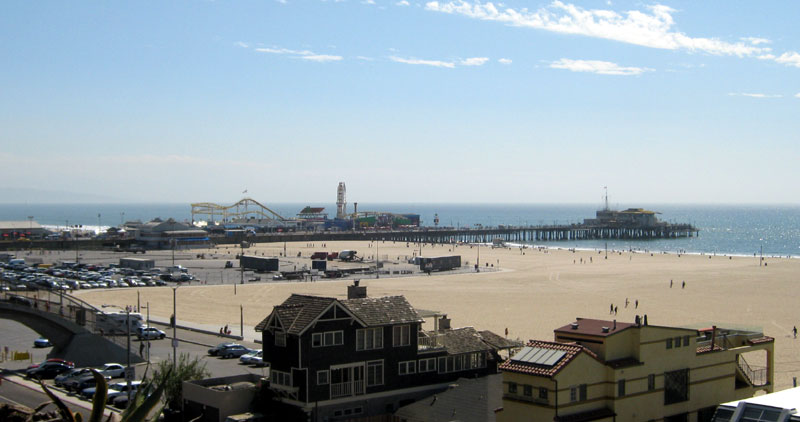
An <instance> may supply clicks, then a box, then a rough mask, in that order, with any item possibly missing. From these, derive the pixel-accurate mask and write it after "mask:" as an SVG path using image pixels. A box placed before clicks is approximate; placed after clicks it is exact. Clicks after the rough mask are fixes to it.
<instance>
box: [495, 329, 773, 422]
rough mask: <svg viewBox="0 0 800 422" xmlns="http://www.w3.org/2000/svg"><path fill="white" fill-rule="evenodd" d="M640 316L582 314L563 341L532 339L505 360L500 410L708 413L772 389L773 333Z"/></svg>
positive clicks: (543, 415)
mask: <svg viewBox="0 0 800 422" xmlns="http://www.w3.org/2000/svg"><path fill="white" fill-rule="evenodd" d="M637 320H638V321H637V323H634V324H631V323H620V322H616V321H603V320H595V319H583V318H578V320H577V321H575V322H574V323H572V324H569V325H566V326H564V327H561V328H558V329H556V330H555V341H537V340H531V341H530V342H529V343H528V345H527V346H526V347H524V348H523V349H522V350H521V351H519V352H518V353H516V354H515V355H514V356H512V357H511V359H509V360H508V361H506V362H505V363H503V364H502V365H500V370H501V371H502V372H503V411H502V412H500V413H499V414H498V415H497V420H498V421H561V422H584V421H603V422H611V421H614V422H627V421H631V422H642V421H665V422H673V421H681V422H683V421H686V422H695V421H708V420H711V417H712V416H713V414H714V410H715V409H716V406H717V405H718V404H720V403H725V402H728V401H731V400H737V399H743V398H747V397H752V396H753V394H754V393H755V392H756V391H758V390H764V391H766V392H772V388H773V376H774V365H773V346H774V339H773V338H771V337H766V336H764V334H763V333H761V332H755V331H745V330H733V329H720V328H716V327H712V328H708V329H703V330H697V329H688V328H678V327H661V326H654V325H648V324H647V318H646V317H645V318H644V319H641V320H639V318H638V317H637ZM745 354H746V357H747V360H745ZM756 364H759V365H758V366H756ZM754 368H758V369H754Z"/></svg>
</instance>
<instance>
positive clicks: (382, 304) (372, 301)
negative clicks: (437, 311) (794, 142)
mask: <svg viewBox="0 0 800 422" xmlns="http://www.w3.org/2000/svg"><path fill="white" fill-rule="evenodd" d="M341 304H342V305H344V306H345V307H346V308H347V309H348V310H349V311H350V312H352V313H353V315H355V316H357V317H358V318H359V319H361V321H363V322H364V323H365V324H367V326H377V325H392V324H403V323H410V322H425V320H424V319H422V317H420V316H419V314H418V313H417V311H416V309H414V307H413V306H411V304H410V303H408V301H407V300H406V298H405V297H403V296H385V297H365V298H358V299H348V300H342V301H341Z"/></svg>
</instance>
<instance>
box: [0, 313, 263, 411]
mask: <svg viewBox="0 0 800 422" xmlns="http://www.w3.org/2000/svg"><path fill="white" fill-rule="evenodd" d="M154 326H156V327H158V328H160V329H162V330H164V331H166V332H167V335H168V336H170V337H171V336H172V329H167V327H165V326H158V325H155V324H154ZM0 333H3V336H2V337H0V342H2V343H0V348H2V347H8V349H9V351H10V352H12V353H13V352H14V351H19V352H24V351H29V352H31V355H32V358H31V360H28V361H5V362H1V363H0V368H3V369H5V370H6V371H19V372H18V373H20V374H22V375H23V376H24V370H25V368H27V367H28V365H30V364H31V363H39V362H42V361H44V360H45V359H47V353H48V352H49V351H50V348H44V349H36V348H34V347H33V341H34V340H35V339H36V338H38V337H40V336H39V334H37V333H36V332H35V331H33V330H31V329H30V328H28V327H27V326H25V325H22V324H20V323H18V322H15V321H10V320H4V319H0ZM170 337H167V338H166V339H163V340H153V341H151V342H150V368H149V369H148V363H147V362H145V363H141V364H138V365H136V366H135V368H136V379H141V378H142V377H143V376H144V375H145V373H146V372H147V371H148V370H149V371H152V370H153V366H154V365H157V364H158V363H159V362H162V361H165V360H167V361H171V360H172V359H173V349H172V341H171V339H170ZM178 339H179V342H178V348H177V353H178V355H180V354H183V353H186V354H188V355H189V356H190V357H192V358H193V357H197V358H199V359H200V360H201V361H202V362H204V363H205V364H206V368H207V369H208V370H209V372H211V376H212V377H219V376H226V375H238V374H246V373H253V374H259V375H263V376H266V375H267V369H265V368H256V367H252V366H245V365H241V364H240V363H239V360H238V359H220V358H216V357H211V356H208V353H207V351H208V349H209V347H210V346H213V345H216V344H218V343H221V342H223V341H229V340H227V339H223V338H222V337H219V336H217V335H211V334H204V333H200V332H195V331H188V330H180V329H179V330H178ZM144 343H145V344H146V343H147V342H144ZM239 343H240V344H243V345H244V346H246V347H250V348H259V347H260V346H259V345H257V344H255V343H250V342H239ZM140 344H142V343H141V342H140V341H139V340H136V339H135V338H132V339H131V349H132V350H133V349H134V348H136V349H138V348H139V346H140ZM145 347H146V346H145ZM120 363H122V364H125V362H120ZM9 379H10V380H13V377H9ZM118 381H121V380H119V379H118V380H112V382H118ZM48 384H50V385H52V381H48ZM0 396H1V397H0V400H3V401H7V402H12V403H13V402H18V403H21V404H24V405H26V406H31V407H36V406H37V405H39V404H41V403H44V402H46V401H49V399H48V398H47V396H45V395H44V393H37V392H36V391H33V390H31V389H29V388H26V387H20V386H14V384H13V383H12V382H9V381H8V380H7V381H4V382H3V385H2V386H0ZM75 400H77V398H76V399H75ZM84 403H86V406H89V404H88V402H84ZM78 410H80V409H79V408H78ZM84 420H86V419H84Z"/></svg>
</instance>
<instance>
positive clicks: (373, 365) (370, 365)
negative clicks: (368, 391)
mask: <svg viewBox="0 0 800 422" xmlns="http://www.w3.org/2000/svg"><path fill="white" fill-rule="evenodd" d="M365 368H366V369H365V370H364V372H365V374H364V375H365V377H364V378H365V380H364V381H365V384H366V386H367V387H374V386H376V385H383V375H384V374H383V359H379V360H369V361H367V364H366V365H365ZM370 369H372V370H373V371H375V372H374V378H375V380H373V381H378V380H377V378H378V377H379V376H380V382H372V383H370V382H369V373H370Z"/></svg>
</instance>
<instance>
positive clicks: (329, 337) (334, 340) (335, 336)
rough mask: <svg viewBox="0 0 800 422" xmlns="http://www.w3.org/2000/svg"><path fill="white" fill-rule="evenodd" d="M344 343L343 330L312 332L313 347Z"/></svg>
mask: <svg viewBox="0 0 800 422" xmlns="http://www.w3.org/2000/svg"><path fill="white" fill-rule="evenodd" d="M317 340H318V341H317ZM315 343H316V344H315ZM343 344H344V331H343V330H338V331H325V332H319V333H312V334H311V347H328V346H341V345H343Z"/></svg>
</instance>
